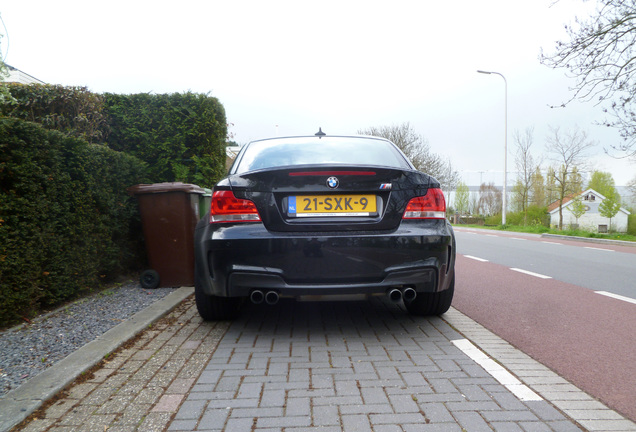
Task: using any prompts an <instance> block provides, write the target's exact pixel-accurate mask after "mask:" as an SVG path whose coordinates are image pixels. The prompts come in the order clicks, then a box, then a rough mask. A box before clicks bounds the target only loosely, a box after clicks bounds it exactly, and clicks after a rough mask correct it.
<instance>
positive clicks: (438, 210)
mask: <svg viewBox="0 0 636 432" xmlns="http://www.w3.org/2000/svg"><path fill="white" fill-rule="evenodd" d="M445 217H446V200H445V199H444V194H443V193H442V190H441V189H429V190H428V192H426V195H425V196H422V197H416V198H413V199H412V200H411V201H409V203H408V204H407V205H406V211H405V212H404V216H403V217H402V218H403V219H444V218H445Z"/></svg>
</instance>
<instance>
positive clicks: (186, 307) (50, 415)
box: [14, 297, 228, 432]
mask: <svg viewBox="0 0 636 432" xmlns="http://www.w3.org/2000/svg"><path fill="white" fill-rule="evenodd" d="M227 328H228V323H226V322H220V323H206V322H203V321H202V320H201V319H200V317H199V315H198V313H197V311H196V307H195V306H194V298H193V297H190V298H189V299H187V300H185V301H184V302H183V303H182V304H181V305H179V306H178V307H177V308H175V310H173V311H172V312H171V313H169V314H168V315H167V316H166V317H164V318H162V319H161V320H159V321H158V322H157V323H155V324H154V325H152V326H151V327H150V328H149V329H148V330H146V331H144V332H143V333H141V334H140V336H139V337H138V338H136V339H133V340H132V341H130V342H128V343H127V344H125V345H124V346H123V347H122V348H121V349H120V350H118V351H117V352H116V353H114V354H113V355H112V356H109V357H108V358H107V359H105V360H104V361H103V362H102V363H101V365H100V367H98V368H95V369H96V370H94V372H91V373H87V374H86V376H82V377H80V378H79V379H78V380H77V381H76V382H75V384H74V385H72V386H71V388H70V389H68V390H67V391H64V392H62V394H60V395H59V396H58V397H57V398H56V402H55V403H53V404H52V405H51V406H49V407H48V408H45V409H41V410H38V411H36V413H34V415H32V416H31V417H30V418H29V419H27V422H24V423H26V425H25V424H24V423H23V424H22V425H19V426H18V427H17V428H15V429H14V430H16V431H18V430H20V431H55V432H63V431H64V432H66V431H74V432H75V431H99V432H104V431H109V432H118V431H119V432H125V431H137V430H138V431H144V432H146V431H163V430H165V429H166V427H167V425H168V424H169V422H170V420H171V418H172V417H173V416H174V414H175V413H176V411H177V409H178V408H179V405H180V404H181V402H182V401H183V400H184V399H185V398H186V396H187V394H188V391H189V390H190V388H191V387H192V385H193V384H194V382H195V380H196V379H197V378H198V377H199V375H200V374H201V371H202V370H203V369H204V368H205V367H206V365H207V364H208V361H209V360H210V358H211V356H212V354H213V353H214V350H215V348H216V346H217V344H218V343H219V340H220V339H221V338H222V336H223V334H224V333H225V332H226V331H227ZM28 420H31V421H28Z"/></svg>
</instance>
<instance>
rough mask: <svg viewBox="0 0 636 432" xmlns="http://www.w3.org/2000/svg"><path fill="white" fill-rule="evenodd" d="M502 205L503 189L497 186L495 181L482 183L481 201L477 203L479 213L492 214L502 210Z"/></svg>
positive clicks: (480, 188) (480, 187) (480, 189)
mask: <svg viewBox="0 0 636 432" xmlns="http://www.w3.org/2000/svg"><path fill="white" fill-rule="evenodd" d="M501 206H502V199H501V191H500V190H499V189H497V188H496V187H495V184H494V183H488V184H486V183H482V184H481V186H479V202H478V203H477V207H478V208H479V213H480V214H482V215H485V216H492V215H494V214H497V213H498V212H500V211H501Z"/></svg>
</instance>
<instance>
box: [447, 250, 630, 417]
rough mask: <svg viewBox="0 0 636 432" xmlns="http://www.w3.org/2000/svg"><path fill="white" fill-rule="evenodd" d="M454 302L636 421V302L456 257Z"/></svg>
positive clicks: (484, 324) (478, 320) (509, 340)
mask: <svg viewBox="0 0 636 432" xmlns="http://www.w3.org/2000/svg"><path fill="white" fill-rule="evenodd" d="M456 278H457V279H456V287H455V297H454V299H453V307H455V308H456V309H458V310H459V311H461V312H462V313H464V314H466V315H467V316H469V317H470V318H472V319H474V320H475V321H477V322H478V323H480V324H481V325H483V326H484V327H486V328H488V329H489V330H491V331H492V332H493V333H495V334H497V335H498V336H500V337H502V338H503V339H505V340H507V341H508V342H509V343H511V344H512V345H514V346H515V347H517V348H518V349H520V350H522V351H523V352H525V353H526V354H528V355H530V356H531V357H533V358H534V359H535V360H537V361H539V362H541V363H543V364H544V365H545V366H547V367H549V368H551V369H552V370H554V371H555V372H556V373H558V374H559V375H560V376H562V377H563V378H565V379H567V380H568V381H570V382H571V383H572V384H574V385H576V386H577V387H579V388H580V389H582V390H584V391H585V392H587V393H588V394H590V395H592V396H594V397H596V398H598V399H599V400H600V401H602V402H603V403H605V404H606V405H607V406H609V407H610V408H612V409H614V410H616V411H618V412H620V413H621V414H623V415H625V416H626V417H628V418H629V419H631V420H636V402H634V401H636V305H634V304H631V303H628V302H624V301H621V300H617V299H613V298H609V297H606V296H603V295H599V294H597V293H595V292H594V291H592V290H589V289H587V288H581V287H578V286H575V285H571V284H567V283H564V282H559V281H557V280H554V279H540V278H537V277H534V276H531V275H526V274H522V273H519V272H515V271H512V270H511V269H509V268H507V267H505V266H502V265H498V264H493V263H489V262H479V261H475V260H472V259H469V258H466V257H464V256H461V255H458V256H457V266H456Z"/></svg>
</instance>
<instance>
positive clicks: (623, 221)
mask: <svg viewBox="0 0 636 432" xmlns="http://www.w3.org/2000/svg"><path fill="white" fill-rule="evenodd" d="M577 196H582V198H583V199H582V201H583V205H584V206H585V213H584V214H583V216H581V217H580V218H579V220H578V227H579V228H581V229H586V230H590V231H594V232H608V231H609V229H610V226H609V223H610V220H609V219H608V218H606V217H603V216H601V213H600V212H599V210H598V207H599V205H600V204H601V203H602V202H603V200H605V199H606V198H605V197H604V196H603V195H601V194H600V193H598V192H596V191H595V190H594V189H588V190H586V191H585V192H581V193H580V194H572V195H568V196H567V197H565V198H564V199H563V226H564V227H571V228H576V227H577V220H576V217H575V216H574V214H573V213H572V212H571V211H570V206H571V205H572V201H573V200H574V198H576V197H577ZM548 213H550V226H558V225H559V201H555V202H553V203H552V204H550V205H549V206H548ZM629 215H630V212H629V211H627V210H625V209H624V208H622V207H621V209H620V210H618V213H616V216H614V217H613V218H612V226H611V229H612V230H614V231H618V232H627V216H629Z"/></svg>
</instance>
